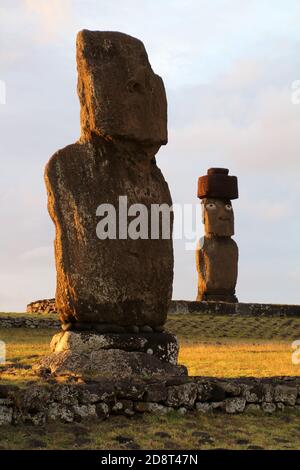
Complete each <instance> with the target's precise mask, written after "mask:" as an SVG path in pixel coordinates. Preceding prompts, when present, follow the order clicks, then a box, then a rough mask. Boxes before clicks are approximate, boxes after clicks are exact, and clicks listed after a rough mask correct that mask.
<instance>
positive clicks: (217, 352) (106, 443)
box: [0, 314, 300, 450]
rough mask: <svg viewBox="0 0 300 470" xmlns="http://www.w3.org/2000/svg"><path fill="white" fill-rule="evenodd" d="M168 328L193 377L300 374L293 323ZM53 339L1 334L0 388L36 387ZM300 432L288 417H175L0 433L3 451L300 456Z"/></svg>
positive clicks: (189, 323) (195, 321)
mask: <svg viewBox="0 0 300 470" xmlns="http://www.w3.org/2000/svg"><path fill="white" fill-rule="evenodd" d="M0 315H1V314H0ZM3 315H4V314H3ZM12 315H13V314H12ZM52 318H53V317H52ZM167 328H168V329H169V330H170V331H172V332H174V333H176V334H177V335H178V337H179V340H180V344H181V351H180V362H181V363H183V364H185V365H187V367H188V369H189V373H190V375H206V376H223V377H238V376H257V377H262V376H275V375H276V376H278V375H299V373H300V366H295V365H293V364H292V362H291V353H292V349H291V343H292V341H293V340H294V339H298V338H300V319H298V318H267V317H263V318H255V317H236V316H235V317H228V316H209V315H173V316H170V317H169V320H168V322H167ZM54 333H55V330H51V329H46V328H45V329H44V328H41V329H38V330H36V329H30V328H13V329H4V328H0V340H2V341H5V342H6V345H7V364H6V365H5V366H2V369H0V383H16V384H19V385H22V384H25V383H26V382H28V381H33V380H36V377H35V376H34V374H33V373H32V372H31V364H32V363H33V362H34V361H36V359H37V358H38V357H39V356H42V355H44V354H47V353H48V352H49V341H50V339H51V337H52V335H53V334H54ZM299 431H300V425H299V416H297V415H295V414H293V413H288V414H287V413H285V414H281V413H279V412H278V413H276V415H271V416H266V415H264V414H262V413H258V414H253V415H250V414H249V415H245V414H243V415H236V416H229V415H224V414H215V415H212V414H210V415H202V414H197V413H190V414H189V415H186V416H178V414H177V413H176V412H174V413H172V414H171V415H168V416H150V415H144V416H140V415H135V416H134V417H132V418H130V419H129V418H125V417H120V416H118V417H117V416H112V417H111V418H110V419H109V420H107V421H104V422H91V423H88V424H87V423H72V424H60V425H59V426H57V425H55V424H48V425H46V426H41V427H33V426H2V427H0V449H1V448H2V449H124V450H126V449H128V450H129V449H139V448H140V449H149V450H150V449H167V450H175V449H299V448H300V433H299Z"/></svg>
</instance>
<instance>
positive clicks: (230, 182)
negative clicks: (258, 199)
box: [196, 168, 238, 302]
mask: <svg viewBox="0 0 300 470" xmlns="http://www.w3.org/2000/svg"><path fill="white" fill-rule="evenodd" d="M228 173H229V170H228V169H226V168H210V169H209V170H208V171H207V175H205V176H200V178H199V179H198V197H199V199H201V205H202V222H203V224H204V227H205V234H204V237H202V238H201V239H200V240H199V242H198V244H197V249H196V266H197V271H198V295H197V300H199V301H201V300H205V301H221V302H237V298H236V296H235V286H236V281H237V274H238V246H237V244H236V243H235V241H234V240H233V239H232V238H231V237H232V235H234V214H233V209H232V205H231V200H232V199H237V198H238V183H237V177H236V176H230V175H229V174H228Z"/></svg>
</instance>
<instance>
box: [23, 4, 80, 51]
mask: <svg viewBox="0 0 300 470" xmlns="http://www.w3.org/2000/svg"><path fill="white" fill-rule="evenodd" d="M23 1H24V6H25V8H26V10H27V13H29V15H30V17H31V20H32V21H34V22H35V23H36V27H37V31H36V35H35V38H36V39H37V40H38V41H40V42H52V41H53V40H55V39H57V38H58V37H60V36H62V35H64V34H65V33H66V30H68V29H69V28H70V27H71V25H72V2H71V0H51V1H49V0H23Z"/></svg>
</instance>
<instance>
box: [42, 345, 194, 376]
mask: <svg viewBox="0 0 300 470" xmlns="http://www.w3.org/2000/svg"><path fill="white" fill-rule="evenodd" d="M34 370H35V371H36V372H37V373H40V374H45V373H46V374H47V373H51V374H55V375H56V376H59V375H72V374H74V375H80V376H95V377H97V378H99V377H106V378H112V379H123V378H129V377H135V376H144V377H155V376H162V377H166V376H184V375H187V369H186V367H184V366H176V365H173V364H170V363H169V362H164V361H160V360H159V359H158V358H157V357H155V356H153V355H151V354H147V353H143V352H128V351H124V350H121V349H108V350H107V349H99V350H95V351H92V352H85V353H82V352H81V353H78V352H75V351H71V350H70V349H69V350H65V351H62V352H55V353H53V354H50V355H49V356H46V357H44V358H42V359H41V360H40V361H39V362H38V363H37V364H36V365H35V366H34Z"/></svg>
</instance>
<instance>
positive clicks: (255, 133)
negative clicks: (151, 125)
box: [170, 59, 300, 173]
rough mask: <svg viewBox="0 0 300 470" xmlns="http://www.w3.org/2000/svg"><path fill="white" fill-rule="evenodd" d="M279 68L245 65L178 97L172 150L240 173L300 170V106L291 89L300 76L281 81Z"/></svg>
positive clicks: (292, 74)
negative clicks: (295, 78) (245, 170)
mask: <svg viewBox="0 0 300 470" xmlns="http://www.w3.org/2000/svg"><path fill="white" fill-rule="evenodd" d="M280 66H281V64H280V63H276V62H274V63H268V64H265V65H264V64H262V63H261V62H259V61H257V62H255V61H253V60H252V59H251V60H249V61H248V62H247V61H246V60H244V61H242V62H237V63H235V64H233V66H232V68H231V70H230V71H229V72H226V73H224V74H223V75H220V76H219V77H218V78H217V79H216V80H214V81H213V82H212V83H210V84H209V85H205V86H197V87H187V88H185V89H181V90H177V91H176V93H173V94H172V99H173V100H174V101H173V105H172V110H171V111H172V115H173V116H175V118H174V119H173V122H172V121H171V129H170V146H172V149H173V151H176V152H177V153H180V152H182V153H185V154H186V153H188V155H189V158H191V159H194V158H195V157H196V158H199V156H200V155H201V156H202V155H204V156H205V157H206V158H207V159H208V158H210V159H211V161H215V160H217V159H219V161H222V162H230V165H231V166H233V167H235V168H236V169H237V170H239V171H242V170H243V169H245V168H247V171H249V172H256V171H267V172H271V173H272V172H278V171H280V172H283V173H293V172H294V171H295V170H297V171H299V170H300V159H299V152H300V141H299V128H300V105H299V106H297V105H293V104H292V103H291V89H290V85H291V81H292V78H293V77H294V76H295V75H294V74H295V73H296V72H295V71H294V70H293V68H291V69H290V72H289V74H286V75H285V76H284V77H283V78H282V79H281V80H279V78H280V77H279V76H278V75H279V73H280V72H279V71H280ZM274 71H275V72H274ZM273 73H274V74H273ZM171 120H172V117H171Z"/></svg>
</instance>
